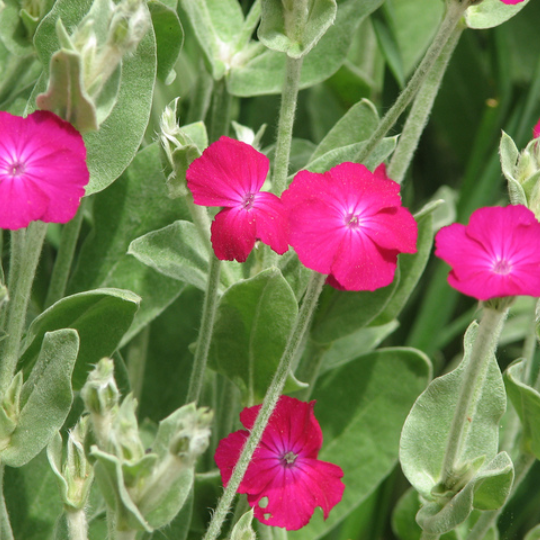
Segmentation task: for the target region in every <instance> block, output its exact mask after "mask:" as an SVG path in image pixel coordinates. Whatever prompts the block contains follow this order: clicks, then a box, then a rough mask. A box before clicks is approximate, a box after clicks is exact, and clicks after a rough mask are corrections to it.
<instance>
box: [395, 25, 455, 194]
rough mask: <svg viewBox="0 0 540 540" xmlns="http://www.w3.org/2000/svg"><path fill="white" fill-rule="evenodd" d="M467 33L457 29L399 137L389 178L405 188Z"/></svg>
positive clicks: (415, 101) (427, 78)
mask: <svg viewBox="0 0 540 540" xmlns="http://www.w3.org/2000/svg"><path fill="white" fill-rule="evenodd" d="M464 29H465V26H464V25H463V24H459V23H458V25H457V26H456V27H455V28H454V31H453V32H452V34H451V35H450V38H449V39H448V41H447V43H446V45H445V46H444V49H443V50H442V51H441V53H440V55H439V57H438V58H437V59H436V61H435V63H434V64H433V67H432V68H431V70H430V71H429V72H428V74H427V76H426V79H425V81H424V82H423V84H422V86H421V87H420V90H419V91H418V94H417V95H416V97H415V98H414V103H413V105H412V107H411V110H410V112H409V115H408V116H407V121H406V122H405V126H404V127H403V131H402V132H401V135H400V137H399V143H398V145H397V148H396V150H395V152H394V154H393V156H392V160H391V161H390V165H389V167H388V176H389V177H390V178H391V179H392V180H394V182H397V183H398V184H401V182H402V181H403V178H404V177H405V173H406V172H407V169H408V168H409V165H410V163H411V160H412V158H413V156H414V153H415V151H416V147H417V146H418V141H419V140H420V136H421V135H422V132H423V131H424V128H425V126H426V124H427V121H428V118H429V115H430V113H431V109H432V108H433V103H434V101H435V97H436V96H437V93H438V92H439V87H440V85H441V82H442V79H443V76H444V74H445V72H446V68H447V67H448V62H449V61H450V58H451V57H452V53H453V52H454V49H455V48H456V45H457V44H458V41H459V38H460V36H461V34H462V32H463V30H464Z"/></svg>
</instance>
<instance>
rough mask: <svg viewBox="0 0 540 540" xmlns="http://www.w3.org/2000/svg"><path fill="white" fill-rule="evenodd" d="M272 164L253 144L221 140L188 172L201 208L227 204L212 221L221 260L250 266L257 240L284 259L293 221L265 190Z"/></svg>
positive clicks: (190, 184)
mask: <svg viewBox="0 0 540 540" xmlns="http://www.w3.org/2000/svg"><path fill="white" fill-rule="evenodd" d="M269 166H270V164H269V160H268V158H267V157H266V156H265V155H264V154H261V153H260V152H258V151H257V150H255V148H253V147H252V146H250V145H249V144H245V143H243V142H240V141H236V140H234V139H230V138H229V137H221V138H220V139H219V140H218V141H216V142H215V143H213V144H211V145H210V146H209V147H208V148H207V149H206V150H205V151H204V152H203V154H202V156H201V157H199V158H197V159H196V160H195V161H193V163H191V165H190V166H189V169H188V171H187V173H186V179H187V185H188V188H189V189H190V190H191V193H192V194H193V200H194V201H195V204H199V205H201V206H221V207H223V210H221V211H220V212H219V213H218V214H217V215H216V217H215V219H214V222H213V223H212V246H213V248H214V252H215V254H216V257H217V258H218V259H221V260H222V261H232V260H237V261H239V262H244V261H245V260H246V259H247V257H248V255H249V254H250V253H251V250H252V249H253V247H254V245H255V241H256V240H261V241H262V242H264V243H265V244H267V245H269V246H270V247H271V248H272V249H273V250H274V251H275V252H277V253H279V254H280V255H281V254H283V253H285V252H286V251H287V249H288V243H287V219H286V212H285V209H284V207H283V204H282V203H281V200H280V199H279V198H278V197H276V196H275V195H274V194H272V193H267V192H264V191H261V187H262V185H263V183H264V181H265V179H266V175H267V174H268V169H269Z"/></svg>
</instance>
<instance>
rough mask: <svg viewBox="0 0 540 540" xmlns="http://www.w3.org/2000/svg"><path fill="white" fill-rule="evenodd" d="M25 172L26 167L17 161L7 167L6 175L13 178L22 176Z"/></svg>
mask: <svg viewBox="0 0 540 540" xmlns="http://www.w3.org/2000/svg"><path fill="white" fill-rule="evenodd" d="M25 170H26V167H25V165H24V163H21V162H19V161H14V162H13V163H11V164H10V165H9V167H8V170H7V173H8V174H9V175H10V176H12V177H14V176H22V175H23V174H24V172H25Z"/></svg>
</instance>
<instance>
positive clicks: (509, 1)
mask: <svg viewBox="0 0 540 540" xmlns="http://www.w3.org/2000/svg"><path fill="white" fill-rule="evenodd" d="M523 1H524V0H501V2H502V3H503V4H508V5H509V6H514V5H515V4H521V2H523Z"/></svg>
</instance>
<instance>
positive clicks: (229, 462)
mask: <svg viewBox="0 0 540 540" xmlns="http://www.w3.org/2000/svg"><path fill="white" fill-rule="evenodd" d="M314 405H315V402H314V401H311V402H310V403H305V402H303V401H299V400H297V399H295V398H292V397H288V396H281V397H280V398H279V401H278V404H277V406H276V408H275V410H274V412H273V414H272V416H271V417H270V421H269V423H268V426H267V427H266V429H265V431H264V433H263V436H262V439H261V442H260V444H259V446H258V447H257V450H256V451H255V454H254V456H253V459H252V460H251V462H250V464H249V467H248V470H247V472H246V475H245V476H244V479H243V480H242V482H241V483H240V487H239V488H238V493H247V499H248V503H249V504H250V506H252V507H254V508H255V517H256V518H257V519H258V520H260V521H262V522H263V523H265V524H266V525H272V526H274V527H284V528H285V529H287V530H289V531H294V530H297V529H300V528H302V527H303V526H304V525H306V524H307V523H308V522H309V520H310V519H311V516H312V515H313V512H314V511H315V508H316V507H317V506H320V507H321V508H322V510H323V512H324V518H325V519H326V518H327V517H328V513H329V512H330V510H331V509H332V508H333V507H334V506H335V505H336V504H337V503H338V502H339V501H341V497H342V496H343V490H344V489H345V486H344V485H343V482H342V481H341V480H340V478H341V477H342V476H343V471H342V470H341V468H340V467H338V466H337V465H334V464H332V463H327V462H326V461H320V460H318V459H317V455H318V454H319V450H320V449H321V446H322V433H321V428H320V426H319V423H318V422H317V420H316V419H315V416H314V414H313V406H314ZM260 408H261V406H260V405H257V406H255V407H248V408H246V409H244V410H243V411H242V412H241V413H240V420H241V422H242V424H243V425H244V427H246V428H247V429H248V430H249V429H251V428H252V427H253V424H254V423H255V420H256V418H257V415H258V413H259V410H260ZM248 436H249V431H245V430H240V431H235V432H234V433H231V434H230V435H229V436H228V437H227V438H225V439H222V440H221V441H220V443H219V445H218V447H217V450H216V455H215V460H216V463H217V466H218V467H219V470H220V471H221V478H222V480H223V484H224V485H225V486H226V485H227V483H228V482H229V479H230V478H231V474H232V471H233V468H234V466H235V465H236V462H237V461H238V458H239V456H240V452H241V451H242V448H243V446H244V444H245V442H246V439H247V437H248Z"/></svg>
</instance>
